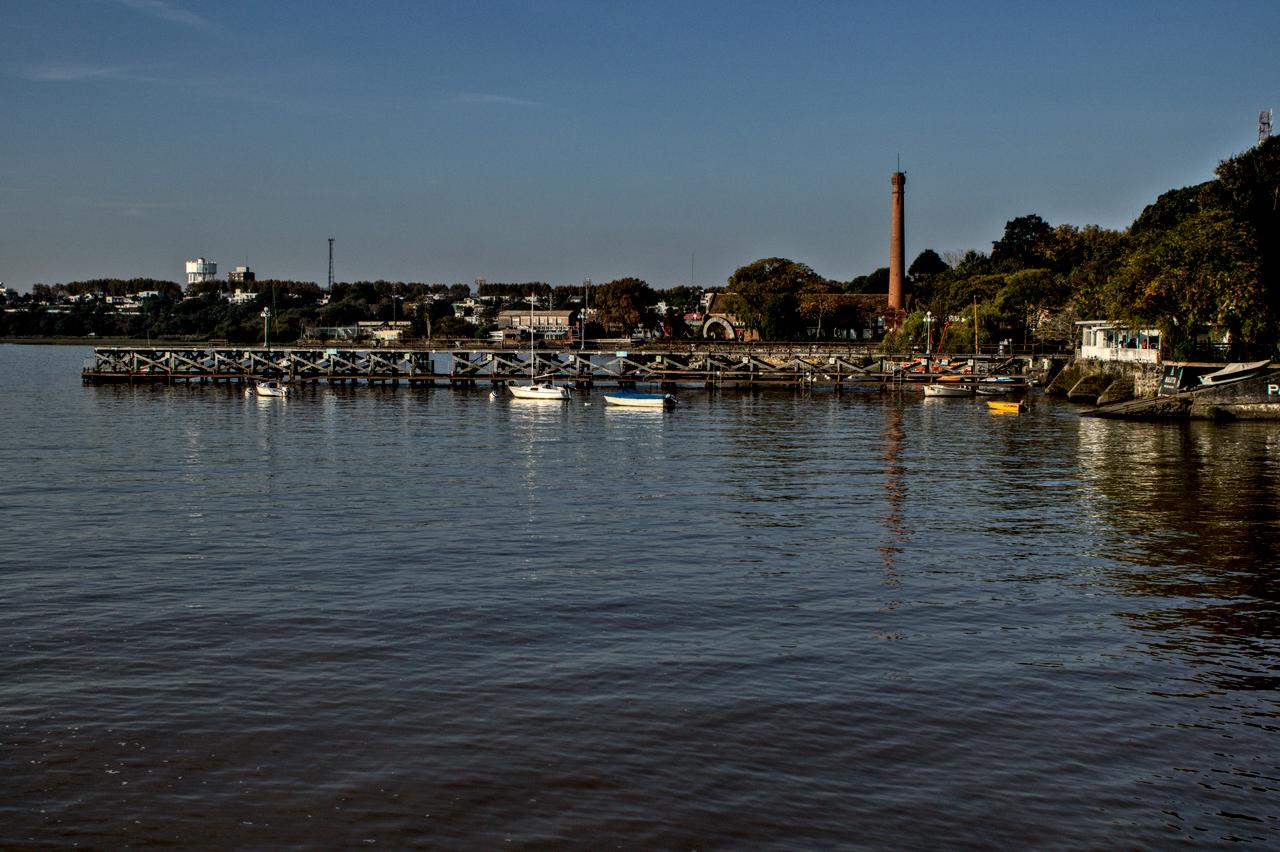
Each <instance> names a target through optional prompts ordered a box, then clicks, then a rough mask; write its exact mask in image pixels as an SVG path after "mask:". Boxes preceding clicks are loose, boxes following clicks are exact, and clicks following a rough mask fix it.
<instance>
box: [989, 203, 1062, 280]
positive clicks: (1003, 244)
mask: <svg viewBox="0 0 1280 852" xmlns="http://www.w3.org/2000/svg"><path fill="white" fill-rule="evenodd" d="M1052 233H1053V229H1052V228H1051V227H1049V223H1048V222H1046V221H1045V220H1043V219H1041V218H1040V217H1039V216H1037V215H1036V214H1034V213H1031V214H1028V215H1026V216H1019V217H1018V218H1016V219H1010V220H1009V221H1008V222H1006V223H1005V226H1004V236H1002V237H1001V238H1000V239H998V240H996V241H995V242H994V243H992V244H991V262H992V263H993V264H996V265H997V266H1000V267H1003V268H1005V269H1025V268H1027V267H1033V266H1040V267H1043V266H1047V265H1048V264H1047V263H1046V262H1045V250H1044V249H1045V243H1046V241H1047V240H1048V238H1049V237H1050V235H1051V234H1052Z"/></svg>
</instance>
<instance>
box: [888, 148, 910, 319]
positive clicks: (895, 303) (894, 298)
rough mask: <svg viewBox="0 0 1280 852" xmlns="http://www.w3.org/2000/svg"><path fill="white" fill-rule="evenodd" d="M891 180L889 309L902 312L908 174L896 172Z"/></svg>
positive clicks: (903, 303) (903, 306) (903, 304)
mask: <svg viewBox="0 0 1280 852" xmlns="http://www.w3.org/2000/svg"><path fill="white" fill-rule="evenodd" d="M890 182H891V183H892V184H893V227H892V231H891V233H890V236H889V309H890V310H891V311H896V312H901V311H902V310H903V309H904V308H905V307H906V302H905V301H904V299H903V295H902V282H903V281H904V280H905V279H906V275H907V265H906V263H907V262H906V257H905V255H904V253H903V235H902V231H903V227H902V222H903V212H902V210H903V195H904V194H905V192H906V186H907V176H906V175H905V174H903V173H902V172H894V173H893V178H892V179H891V181H890Z"/></svg>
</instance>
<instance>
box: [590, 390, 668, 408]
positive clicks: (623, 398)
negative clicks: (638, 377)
mask: <svg viewBox="0 0 1280 852" xmlns="http://www.w3.org/2000/svg"><path fill="white" fill-rule="evenodd" d="M604 401H605V402H607V403H609V404H610V405H625V406H630V407H632V408H665V407H666V406H668V405H675V404H676V398H675V397H674V396H672V395H671V394H669V393H644V392H642V391H633V390H618V391H612V392H610V393H607V394H605V395H604Z"/></svg>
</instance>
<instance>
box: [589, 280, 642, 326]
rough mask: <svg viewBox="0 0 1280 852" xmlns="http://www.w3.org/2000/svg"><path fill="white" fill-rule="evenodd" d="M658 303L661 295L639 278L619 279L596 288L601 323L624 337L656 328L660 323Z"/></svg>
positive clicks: (594, 304) (595, 303)
mask: <svg viewBox="0 0 1280 852" xmlns="http://www.w3.org/2000/svg"><path fill="white" fill-rule="evenodd" d="M657 302H658V295H657V293H655V292H654V290H653V288H651V287H650V286H649V285H648V284H647V283H645V282H644V281H641V280H640V279H639V278H619V279H618V280H616V281H610V282H609V283H608V284H601V285H600V286H599V287H593V288H592V292H591V304H592V307H593V308H594V309H595V311H596V317H597V319H598V320H599V321H600V323H601V324H602V325H603V326H604V327H605V328H607V329H609V330H611V331H615V332H618V333H621V334H630V333H631V332H632V331H634V330H636V329H637V328H642V327H643V328H652V327H653V326H654V325H655V323H656V318H655V317H654V315H653V306H654V305H655V304H657Z"/></svg>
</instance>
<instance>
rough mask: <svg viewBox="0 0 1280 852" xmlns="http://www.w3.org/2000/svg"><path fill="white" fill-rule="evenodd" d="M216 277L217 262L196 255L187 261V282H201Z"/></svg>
mask: <svg viewBox="0 0 1280 852" xmlns="http://www.w3.org/2000/svg"><path fill="white" fill-rule="evenodd" d="M217 277H218V264H216V263H214V262H213V261H212V260H205V259H204V258H203V257H197V258H196V259H195V260H188V261H187V284H203V283H204V282H205V281H213V280H215V279H216V278H217Z"/></svg>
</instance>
